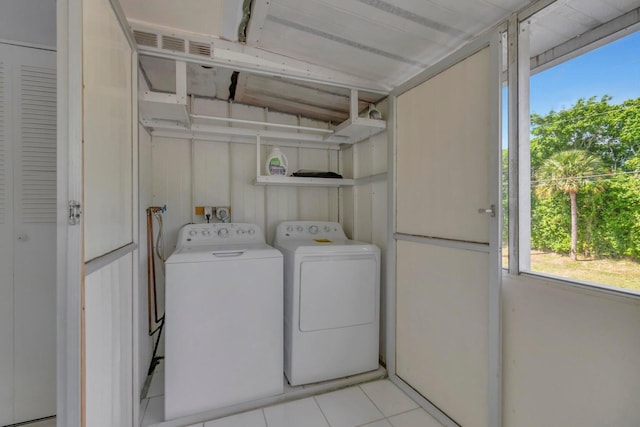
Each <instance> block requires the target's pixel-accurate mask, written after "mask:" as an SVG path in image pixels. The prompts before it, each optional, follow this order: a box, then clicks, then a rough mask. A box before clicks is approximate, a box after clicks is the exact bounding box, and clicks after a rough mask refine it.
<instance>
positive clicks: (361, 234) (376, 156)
mask: <svg viewBox="0 0 640 427" xmlns="http://www.w3.org/2000/svg"><path fill="white" fill-rule="evenodd" d="M376 108H378V110H380V112H381V113H382V117H383V118H385V119H386V118H388V103H387V102H386V101H383V102H382V103H380V104H379V105H377V106H376ZM388 135H389V134H388V132H382V133H380V134H378V135H375V136H373V137H371V138H369V139H367V140H364V141H362V142H360V143H358V144H355V145H354V146H353V147H350V148H349V149H347V150H344V151H343V152H342V153H341V156H342V161H341V162H342V164H343V166H344V170H345V174H346V175H348V176H353V177H354V178H356V185H354V186H353V187H346V188H345V189H344V190H343V197H342V198H341V199H340V203H341V204H342V208H343V218H344V220H343V226H344V228H345V232H346V233H347V235H348V236H349V237H351V238H352V239H354V240H359V241H361V242H368V243H373V244H375V245H377V246H378V247H379V248H380V250H381V265H380V294H381V295H380V296H381V304H380V355H381V357H382V358H384V353H385V352H384V349H385V348H386V336H385V333H384V332H385V327H384V325H385V323H386V309H385V307H386V304H385V295H386V280H385V279H386V247H387V216H388V215H387V212H388V200H387V199H388V198H387V176H386V172H387V147H388V137H389V136H388ZM367 178H371V179H367Z"/></svg>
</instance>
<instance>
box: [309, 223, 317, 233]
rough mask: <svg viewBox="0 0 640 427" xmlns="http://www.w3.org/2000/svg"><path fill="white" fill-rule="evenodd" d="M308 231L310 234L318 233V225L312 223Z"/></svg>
mask: <svg viewBox="0 0 640 427" xmlns="http://www.w3.org/2000/svg"><path fill="white" fill-rule="evenodd" d="M309 233H311V234H318V226H317V225H312V226H310V227H309Z"/></svg>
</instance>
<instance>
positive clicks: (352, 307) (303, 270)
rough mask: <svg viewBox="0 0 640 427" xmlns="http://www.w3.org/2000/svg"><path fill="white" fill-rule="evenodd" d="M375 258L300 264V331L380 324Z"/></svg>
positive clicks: (312, 259)
mask: <svg viewBox="0 0 640 427" xmlns="http://www.w3.org/2000/svg"><path fill="white" fill-rule="evenodd" d="M378 284H379V278H378V263H377V259H376V257H375V256H367V257H362V256H330V257H327V256H323V257H308V258H305V259H303V260H302V262H301V264H300V323H299V327H300V331H302V332H311V331H318V330H325V329H335V328H344V327H349V326H356V325H364V324H368V323H371V322H374V321H377V315H376V314H377V306H378V300H377V298H378V287H379V286H378Z"/></svg>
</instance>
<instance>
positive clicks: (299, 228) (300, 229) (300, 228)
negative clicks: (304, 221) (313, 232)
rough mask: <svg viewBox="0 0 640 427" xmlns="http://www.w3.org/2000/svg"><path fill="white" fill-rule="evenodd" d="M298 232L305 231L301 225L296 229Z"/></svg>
mask: <svg viewBox="0 0 640 427" xmlns="http://www.w3.org/2000/svg"><path fill="white" fill-rule="evenodd" d="M296 230H297V231H299V232H302V231H303V230H304V229H303V228H302V226H301V225H299V226H297V227H296Z"/></svg>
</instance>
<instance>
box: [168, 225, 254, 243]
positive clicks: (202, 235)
mask: <svg viewBox="0 0 640 427" xmlns="http://www.w3.org/2000/svg"><path fill="white" fill-rule="evenodd" d="M241 243H265V239H264V233H263V232H262V229H261V228H260V227H259V226H257V225H255V224H243V223H233V222H232V223H210V224H187V225H185V226H184V227H182V228H181V229H180V232H179V233H178V242H177V245H176V247H177V248H181V247H183V246H200V245H223V244H230V245H237V244H241Z"/></svg>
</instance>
